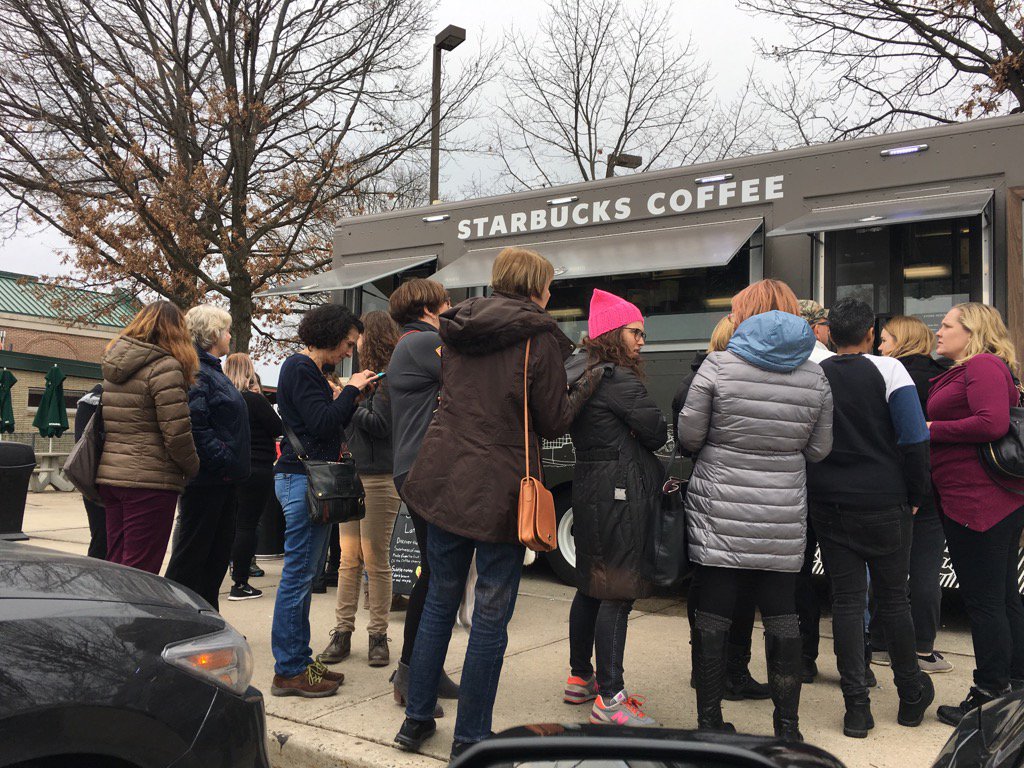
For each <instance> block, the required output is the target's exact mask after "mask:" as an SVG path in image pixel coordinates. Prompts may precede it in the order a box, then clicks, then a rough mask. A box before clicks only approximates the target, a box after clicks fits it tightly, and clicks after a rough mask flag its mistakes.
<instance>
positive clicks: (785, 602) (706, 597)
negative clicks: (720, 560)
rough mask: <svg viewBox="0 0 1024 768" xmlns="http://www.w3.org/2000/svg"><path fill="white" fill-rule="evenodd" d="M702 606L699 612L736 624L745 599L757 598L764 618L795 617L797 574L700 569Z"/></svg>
mask: <svg viewBox="0 0 1024 768" xmlns="http://www.w3.org/2000/svg"><path fill="white" fill-rule="evenodd" d="M696 570H697V573H696V574H695V575H698V577H699V578H700V602H699V603H698V604H697V606H696V607H697V610H698V611H701V612H702V613H711V614H714V615H715V616H721V617H722V618H724V619H728V620H730V621H731V620H732V617H733V615H735V613H736V606H737V605H738V604H739V602H740V600H741V599H750V598H753V602H754V604H755V605H756V606H757V607H758V608H760V609H761V617H762V618H764V617H766V616H785V615H795V613H796V608H795V607H794V604H793V594H794V593H795V591H796V574H795V573H783V572H781V571H755V570H748V569H746V568H716V567H712V566H706V565H698V566H697V569H696Z"/></svg>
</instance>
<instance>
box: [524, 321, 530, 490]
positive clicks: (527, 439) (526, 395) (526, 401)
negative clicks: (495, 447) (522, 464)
mask: <svg viewBox="0 0 1024 768" xmlns="http://www.w3.org/2000/svg"><path fill="white" fill-rule="evenodd" d="M531 341H532V339H527V340H526V356H525V358H524V360H523V447H524V453H525V454H526V475H525V477H526V478H527V479H529V478H530V404H529V397H530V388H529V383H528V378H527V374H528V372H529V370H530V342H531Z"/></svg>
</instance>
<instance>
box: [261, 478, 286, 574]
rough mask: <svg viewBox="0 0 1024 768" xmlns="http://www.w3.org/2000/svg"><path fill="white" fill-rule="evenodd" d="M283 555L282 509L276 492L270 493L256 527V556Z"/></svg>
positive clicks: (266, 557) (264, 557)
mask: <svg viewBox="0 0 1024 768" xmlns="http://www.w3.org/2000/svg"><path fill="white" fill-rule="evenodd" d="M282 555H284V510H283V509H281V503H280V502H279V501H278V500H277V495H276V494H273V493H272V494H270V498H269V499H267V506H266V507H264V508H263V514H262V515H261V516H260V522H259V525H258V526H257V528H256V557H258V558H260V559H271V558H275V557H281V556H282Z"/></svg>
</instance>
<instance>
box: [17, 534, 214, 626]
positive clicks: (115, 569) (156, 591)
mask: <svg viewBox="0 0 1024 768" xmlns="http://www.w3.org/2000/svg"><path fill="white" fill-rule="evenodd" d="M10 599H15V600H18V599H32V600H89V601H96V602H113V603H132V604H135V605H159V606H164V607H170V608H186V609H191V610H210V605H209V604H208V603H207V602H206V601H205V600H203V599H202V598H200V597H199V596H198V595H196V594H195V593H193V592H190V591H189V590H187V589H185V588H184V587H182V586H180V585H179V584H175V583H174V582H173V581H169V580H167V579H163V578H160V577H159V576H154V575H153V574H151V573H146V572H145V571H139V570H136V569H135V568H128V567H126V566H123V565H115V564H113V563H108V562H105V561H103V560H97V559H95V558H91V557H79V556H78V555H69V554H66V553H63V552H54V551H52V550H48V549H40V548H39V547H33V546H29V545H26V544H12V543H9V542H0V600H10Z"/></svg>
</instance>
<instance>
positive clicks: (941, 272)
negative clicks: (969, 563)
mask: <svg viewBox="0 0 1024 768" xmlns="http://www.w3.org/2000/svg"><path fill="white" fill-rule="evenodd" d="M950 274H951V270H950V268H949V265H948V264H922V265H920V266H917V267H905V268H904V270H903V279H904V280H934V279H936V278H942V277H949V276H950Z"/></svg>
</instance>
